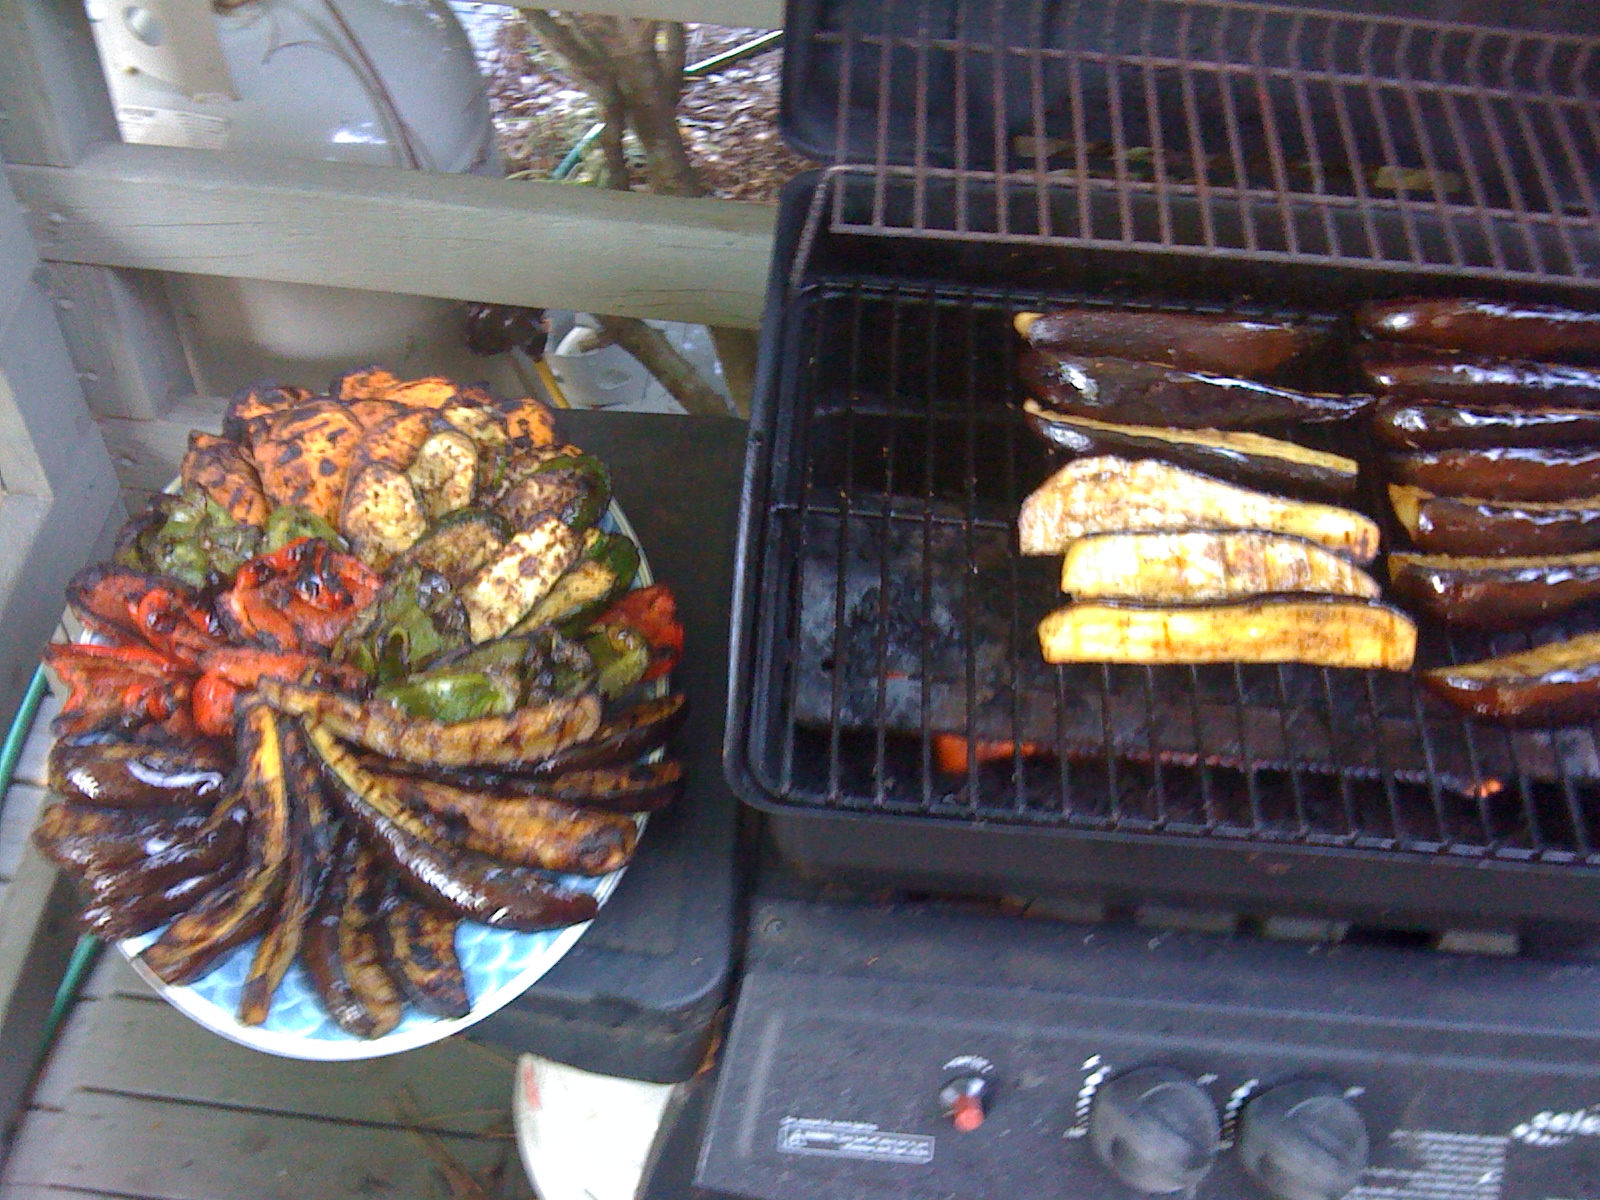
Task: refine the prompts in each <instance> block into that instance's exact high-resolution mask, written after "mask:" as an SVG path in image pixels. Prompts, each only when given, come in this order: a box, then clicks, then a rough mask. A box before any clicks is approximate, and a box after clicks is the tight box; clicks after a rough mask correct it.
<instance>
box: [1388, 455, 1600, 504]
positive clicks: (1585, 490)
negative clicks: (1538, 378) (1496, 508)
mask: <svg viewBox="0 0 1600 1200" xmlns="http://www.w3.org/2000/svg"><path fill="white" fill-rule="evenodd" d="M1389 475H1390V478H1391V479H1393V480H1394V481H1395V482H1396V483H1403V484H1410V485H1412V486H1413V487H1420V488H1422V489H1424V490H1425V491H1430V492H1433V493H1435V494H1441V495H1446V496H1489V497H1492V498H1494V499H1496V500H1568V499H1571V498H1572V497H1574V496H1592V495H1595V494H1596V493H1600V447H1595V446H1582V447H1577V448H1573V449H1565V448H1561V447H1554V446H1517V447H1498V446H1497V447H1491V448H1489V449H1486V450H1418V451H1415V452H1413V453H1410V454H1393V455H1390V456H1389Z"/></svg>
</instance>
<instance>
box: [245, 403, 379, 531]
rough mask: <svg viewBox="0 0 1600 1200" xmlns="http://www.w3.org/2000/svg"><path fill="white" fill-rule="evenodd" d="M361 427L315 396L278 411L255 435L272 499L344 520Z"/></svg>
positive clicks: (254, 446) (260, 467)
mask: <svg viewBox="0 0 1600 1200" xmlns="http://www.w3.org/2000/svg"><path fill="white" fill-rule="evenodd" d="M361 436H362V430H361V426H360V425H359V424H358V423H357V422H356V419H355V418H354V417H352V416H351V415H350V414H349V413H348V412H346V411H345V409H344V406H343V405H340V404H338V403H336V402H334V401H332V400H312V401H308V402H307V403H305V404H301V405H297V406H296V407H294V408H291V409H287V410H285V411H284V412H281V413H278V414H277V415H276V416H274V417H273V418H272V419H271V421H270V422H269V423H268V425H267V427H266V430H265V432H264V433H263V434H261V435H260V436H256V437H252V439H251V446H250V451H251V456H252V457H253V458H254V459H255V463H256V470H257V471H258V472H260V475H261V486H262V489H263V490H264V491H265V492H266V495H267V499H268V500H269V501H271V503H272V504H273V505H274V506H276V505H281V504H297V505H299V506H300V507H302V508H307V509H310V510H311V511H312V512H313V513H315V514H316V515H317V516H319V517H321V518H322V519H323V520H324V521H327V522H329V523H330V524H333V523H335V522H337V521H338V519H339V504H340V502H341V501H342V500H343V499H344V492H345V481H346V479H347V478H348V476H349V471H350V464H351V462H352V460H353V459H354V457H355V452H356V446H357V445H358V444H359V443H360V441H361Z"/></svg>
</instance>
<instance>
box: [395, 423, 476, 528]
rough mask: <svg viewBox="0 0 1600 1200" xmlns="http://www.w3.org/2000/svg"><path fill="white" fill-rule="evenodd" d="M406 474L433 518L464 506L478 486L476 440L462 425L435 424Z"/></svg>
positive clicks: (467, 503) (425, 510) (435, 519)
mask: <svg viewBox="0 0 1600 1200" xmlns="http://www.w3.org/2000/svg"><path fill="white" fill-rule="evenodd" d="M406 478H407V479H409V480H410V481H411V486H412V489H413V490H414V492H415V494H416V497H417V499H418V500H419V501H420V502H421V504H422V508H423V511H424V512H425V513H426V514H427V517H428V519H429V520H430V521H437V520H438V519H439V518H440V517H443V516H445V515H446V514H448V513H453V512H455V511H456V510H457V509H462V508H465V507H466V506H467V505H469V504H471V503H472V493H473V490H474V489H475V488H476V487H477V486H478V447H477V444H476V443H475V442H473V440H472V438H471V437H469V436H468V435H467V434H465V433H462V432H461V431H460V430H459V429H456V428H454V427H452V426H449V425H445V426H444V427H443V428H438V427H437V426H436V427H435V429H434V431H433V432H432V433H430V434H429V435H428V440H427V441H425V442H423V443H422V446H421V448H419V449H418V450H417V457H416V461H415V462H413V463H412V464H411V467H410V469H409V470H407V471H406Z"/></svg>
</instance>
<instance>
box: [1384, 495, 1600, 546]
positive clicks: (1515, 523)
mask: <svg viewBox="0 0 1600 1200" xmlns="http://www.w3.org/2000/svg"><path fill="white" fill-rule="evenodd" d="M1389 502H1390V503H1391V504H1392V505H1393V506H1394V515H1395V516H1396V517H1397V518H1398V519H1399V521H1400V524H1401V525H1402V526H1404V527H1405V531H1406V533H1407V534H1408V535H1409V536H1410V538H1411V542H1412V544H1413V545H1414V546H1416V547H1417V548H1418V549H1420V550H1426V551H1429V552H1430V553H1436V554H1581V553H1583V552H1584V551H1587V550H1600V496H1580V497H1577V498H1576V499H1572V500H1556V501H1551V502H1547V503H1538V502H1536V501H1526V502H1519V501H1516V500H1487V499H1483V498H1481V497H1472V496H1435V495H1434V494H1433V493H1432V492H1429V491H1425V490H1423V489H1422V488H1417V487H1406V486H1404V485H1402V484H1390V485H1389Z"/></svg>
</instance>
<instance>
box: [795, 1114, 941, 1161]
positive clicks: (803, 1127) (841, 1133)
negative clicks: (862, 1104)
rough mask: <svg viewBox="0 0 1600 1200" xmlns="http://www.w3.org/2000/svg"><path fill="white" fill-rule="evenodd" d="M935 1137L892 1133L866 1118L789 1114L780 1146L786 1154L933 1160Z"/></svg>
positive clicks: (887, 1159) (884, 1159)
mask: <svg viewBox="0 0 1600 1200" xmlns="http://www.w3.org/2000/svg"><path fill="white" fill-rule="evenodd" d="M933 1144H934V1139H933V1138H931V1137H928V1136H927V1135H925V1134H921V1133H890V1132H888V1131H886V1130H882V1129H879V1128H878V1127H877V1126H876V1125H872V1124H869V1123H867V1122H865V1121H827V1120H823V1119H820V1118H817V1117H785V1118H784V1119H783V1121H782V1123H781V1124H780V1126H779V1129H778V1149H779V1150H781V1151H782V1152H783V1153H785V1154H820V1155H823V1156H825V1157H828V1158H859V1159H864V1160H866V1161H868V1162H897V1163H910V1164H912V1165H913V1166H918V1167H924V1166H927V1165H928V1164H929V1163H931V1162H932V1161H933Z"/></svg>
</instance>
